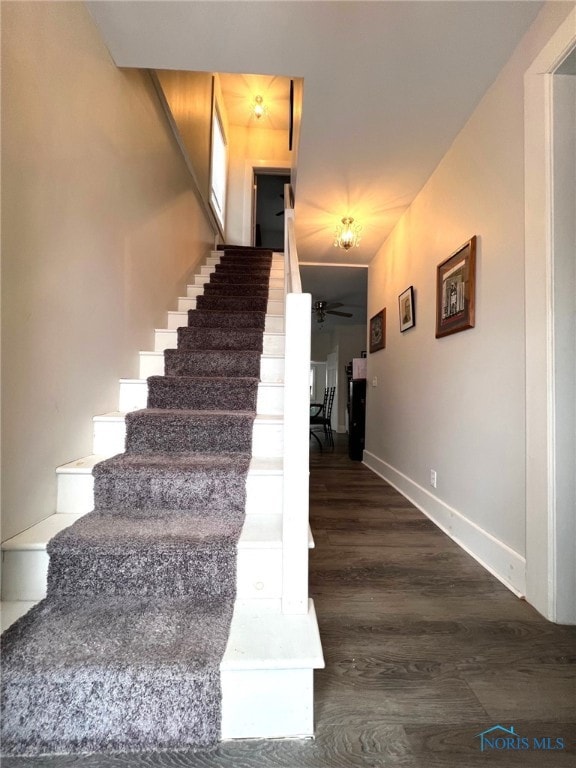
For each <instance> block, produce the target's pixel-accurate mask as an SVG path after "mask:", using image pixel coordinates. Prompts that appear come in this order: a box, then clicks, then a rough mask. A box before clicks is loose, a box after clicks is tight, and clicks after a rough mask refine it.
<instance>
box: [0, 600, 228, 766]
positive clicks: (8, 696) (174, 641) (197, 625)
mask: <svg viewBox="0 0 576 768" xmlns="http://www.w3.org/2000/svg"><path fill="white" fill-rule="evenodd" d="M231 614H232V603H231V602H230V601H228V600H210V601H198V600H196V599H193V598H179V599H167V598H163V599H161V600H158V599H151V598H127V597H110V596H107V597H105V598H104V597H96V598H93V599H91V600H89V601H83V602H79V601H78V600H76V599H69V598H68V599H64V598H53V599H51V600H43V601H42V602H41V603H39V604H38V605H36V606H35V607H34V608H33V609H32V610H31V611H30V612H29V613H28V614H27V615H26V616H24V617H23V618H22V619H20V620H19V621H18V622H17V623H16V624H14V625H12V627H10V628H9V629H8V630H7V632H6V633H5V635H4V647H5V650H4V656H3V686H4V702H3V703H4V710H3V742H2V749H3V752H4V753H5V754H21V755H38V754H41V753H91V752H120V751H135V750H138V751H149V750H157V749H182V748H185V747H195V746H196V747H205V746H210V745H212V744H215V743H216V742H217V741H218V740H219V738H220V728H219V722H220V700H219V696H218V695H216V696H215V695H214V694H213V691H219V690H220V673H219V663H220V659H221V657H222V655H223V652H224V649H225V647H226V643H227V638H228V628H229V624H230V620H231ZM22 713H26V714H27V716H26V717H22Z"/></svg>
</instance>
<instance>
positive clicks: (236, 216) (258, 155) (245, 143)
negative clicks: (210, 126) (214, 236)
mask: <svg viewBox="0 0 576 768" xmlns="http://www.w3.org/2000/svg"><path fill="white" fill-rule="evenodd" d="M228 149H229V168H228V212H227V216H226V241H227V242H228V243H235V244H237V245H249V244H250V243H249V237H250V230H249V222H250V216H251V205H252V200H251V197H250V187H249V185H250V183H251V178H250V175H249V176H248V177H247V175H246V173H247V171H246V166H247V162H248V161H252V164H253V165H254V166H255V167H258V166H263V167H272V168H274V167H278V168H289V167H290V160H291V153H290V152H289V150H288V131H280V130H272V129H268V128H250V127H243V126H238V125H231V126H229V129H228Z"/></svg>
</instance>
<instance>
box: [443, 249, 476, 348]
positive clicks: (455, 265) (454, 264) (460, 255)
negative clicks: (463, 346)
mask: <svg viewBox="0 0 576 768" xmlns="http://www.w3.org/2000/svg"><path fill="white" fill-rule="evenodd" d="M475 291H476V236H474V237H473V238H471V239H470V240H468V242H467V243H464V245H463V246H461V247H460V248H458V250H457V251H455V252H454V253H453V254H452V256H450V257H449V258H447V259H446V261H443V262H442V263H441V264H439V265H438V268H437V273H436V338H437V339H439V338H440V337H441V336H448V335H449V334H451V333H459V332H460V331H465V330H467V329H468V328H474V321H475V317H474V297H475Z"/></svg>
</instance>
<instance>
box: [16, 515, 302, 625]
mask: <svg viewBox="0 0 576 768" xmlns="http://www.w3.org/2000/svg"><path fill="white" fill-rule="evenodd" d="M262 506H264V505H262ZM152 512H153V511H152V510H150V514H152ZM80 517H82V516H81V515H64V514H55V515H51V516H50V517H49V518H46V520H43V521H41V522H40V523H37V524H36V525H35V526H32V528H30V529H28V530H27V531H24V533H20V534H18V536H14V537H13V538H12V539H8V540H7V541H5V542H4V543H3V544H2V550H3V551H2V555H3V569H2V589H3V595H2V600H3V601H17V602H20V601H32V602H36V601H38V600H42V599H43V598H44V597H45V596H46V583H47V574H48V554H47V545H48V542H49V541H50V540H51V539H52V537H53V536H54V535H55V534H56V533H59V532H60V531H62V530H64V529H65V528H68V527H69V526H70V525H72V523H74V522H76V521H77V520H79V519H80ZM189 519H190V520H192V519H193V518H192V516H191V515H190V516H189ZM113 522H114V521H113V520H112V521H111V523H113ZM144 523H145V519H144V520H142V519H141V520H140V523H139V524H141V525H144ZM308 543H309V547H311V548H312V547H313V546H314V540H313V538H312V533H311V532H309V540H308ZM236 581H237V585H238V586H237V590H238V596H239V597H242V598H256V599H263V598H279V597H280V595H281V590H282V515H281V514H279V513H277V512H274V511H268V512H266V513H264V512H258V513H255V514H252V515H246V517H245V518H244V520H243V524H242V530H241V533H240V538H239V541H238V545H237V561H236ZM28 607H31V605H29V606H28ZM23 612H25V611H23ZM15 618H17V617H15Z"/></svg>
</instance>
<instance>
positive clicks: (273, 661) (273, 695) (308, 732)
mask: <svg viewBox="0 0 576 768" xmlns="http://www.w3.org/2000/svg"><path fill="white" fill-rule="evenodd" d="M323 667H324V657H323V655H322V647H321V644H320V637H319V633H318V622H317V619H316V613H315V611H314V604H313V602H312V600H310V601H309V607H308V613H307V614H304V615H287V614H283V613H282V612H281V610H280V601H278V600H258V601H256V600H237V601H236V604H235V607H234V615H233V617H232V624H231V627H230V636H229V638H228V644H227V646H226V652H225V653H224V658H223V659H222V662H221V664H220V670H221V681H222V738H223V739H242V738H245V739H246V738H290V737H292V738H296V737H310V736H313V735H314V716H313V703H314V695H313V670H314V669H321V668H323Z"/></svg>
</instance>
